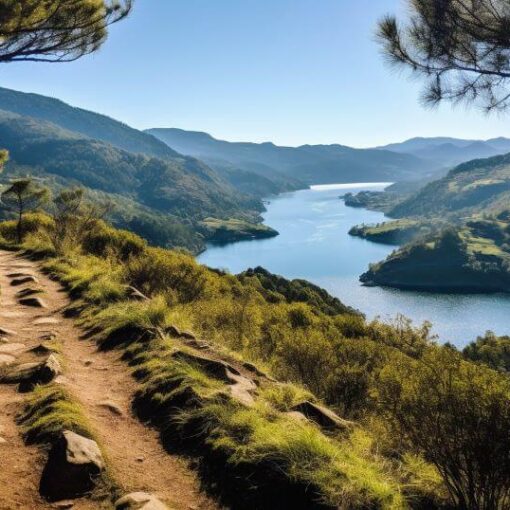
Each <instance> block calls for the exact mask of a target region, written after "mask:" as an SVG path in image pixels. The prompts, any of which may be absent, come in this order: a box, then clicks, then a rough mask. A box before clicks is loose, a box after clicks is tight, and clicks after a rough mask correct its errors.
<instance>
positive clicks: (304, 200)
mask: <svg viewBox="0 0 510 510" xmlns="http://www.w3.org/2000/svg"><path fill="white" fill-rule="evenodd" d="M385 186H387V184H338V185H328V186H315V187H313V188H312V189H310V190H303V191H297V192H293V193H285V194H282V195H279V196H278V197H276V198H272V199H270V201H269V203H268V204H267V206H266V207H267V212H266V213H265V214H264V220H265V223H266V224H267V225H270V226H271V227H273V228H275V229H276V230H278V231H279V232H280V235H279V236H278V237H275V238H272V239H264V240H255V241H244V242H239V243H233V244H229V245H226V246H209V247H208V249H207V251H206V252H204V253H203V254H202V255H201V256H200V257H199V260H200V262H202V263H203V264H206V265H208V266H210V267H214V268H222V269H227V270H228V271H230V272H232V273H239V272H241V271H244V270H245V269H247V268H249V267H256V266H262V267H264V268H266V269H268V270H269V271H271V272H273V273H277V274H280V275H282V276H285V277H287V278H291V279H292V278H304V279H306V280H309V281H311V282H313V283H315V284H317V285H320V286H321V287H323V288H325V289H326V290H328V291H329V292H330V293H331V294H332V295H334V296H337V297H338V298H339V299H340V300H342V301H343V302H344V303H345V304H347V305H350V306H352V307H354V308H357V309H359V310H361V311H362V312H363V313H365V314H366V315H367V317H368V318H374V317H376V316H380V317H381V318H382V319H384V320H389V319H391V318H393V317H395V316H396V315H397V314H399V313H402V314H404V315H406V316H407V317H409V318H411V319H412V320H413V321H414V322H415V323H417V324H418V323H421V322H423V321H425V320H429V321H430V322H432V323H433V325H434V328H433V332H434V333H436V334H437V335H439V339H440V341H442V342H447V341H449V342H452V343H454V344H455V345H457V346H459V347H462V346H464V345H466V344H467V343H469V342H470V341H472V340H474V339H475V338H476V337H477V336H478V335H481V334H483V333H484V332H485V331H486V330H488V329H491V330H493V331H495V332H496V333H497V334H500V335H503V334H509V333H510V321H509V317H510V296H506V295H502V294H494V295H479V294H475V295H453V294H431V293H422V292H409V291H400V290H394V289H383V288H378V287H364V286H362V285H361V284H360V282H359V276H360V275H361V274H362V273H363V272H365V271H366V269H367V268H368V265H369V264H370V263H371V262H377V261H380V260H382V259H384V258H385V257H386V256H387V255H389V254H390V253H391V252H392V251H393V249H394V248H395V247H391V246H387V245H382V244H376V243H372V242H370V241H366V240H363V239H358V238H354V237H351V236H349V235H348V232H349V229H350V228H351V227H352V226H353V225H356V224H360V223H378V222H382V221H385V218H384V215H383V214H382V213H378V212H373V211H367V210H364V209H354V208H351V207H346V206H345V204H344V202H343V200H340V199H339V196H340V195H343V194H344V193H346V192H348V191H351V192H354V193H356V192H358V191H361V190H368V189H370V190H382V189H384V187H385Z"/></svg>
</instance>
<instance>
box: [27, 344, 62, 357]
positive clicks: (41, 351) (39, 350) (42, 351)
mask: <svg viewBox="0 0 510 510" xmlns="http://www.w3.org/2000/svg"><path fill="white" fill-rule="evenodd" d="M29 352H33V353H34V354H37V355H38V356H45V355H49V354H52V353H54V352H56V349H54V348H53V347H49V346H48V345H46V344H45V343H41V344H39V345H36V346H35V347H32V349H30V351H29Z"/></svg>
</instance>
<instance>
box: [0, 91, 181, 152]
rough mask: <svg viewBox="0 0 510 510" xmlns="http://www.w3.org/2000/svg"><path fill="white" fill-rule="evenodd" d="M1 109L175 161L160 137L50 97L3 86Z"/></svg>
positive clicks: (130, 150) (125, 148)
mask: <svg viewBox="0 0 510 510" xmlns="http://www.w3.org/2000/svg"><path fill="white" fill-rule="evenodd" d="M0 110H6V111H10V112H13V113H17V114H19V115H23V116H28V117H34V118H36V119H40V120H45V121H49V122H52V123H53V124H56V125H58V126H61V127H62V128H65V129H68V130H70V131H74V132H75V133H80V134H82V135H85V136H87V137H90V138H94V139H96V140H101V141H103V142H107V143H109V144H111V145H113V146H114V147H117V148H119V149H123V150H126V151H129V152H134V153H144V154H148V155H150V156H155V157H158V158H167V157H169V158H172V157H175V156H177V153H176V152H175V151H174V150H172V149H171V148H170V147H168V145H166V144H164V143H162V142H161V141H160V140H158V139H157V138H155V137H153V136H151V135H149V134H147V133H144V132H143V131H138V130H136V129H133V128H131V127H129V126H128V125H126V124H124V123H122V122H119V121H117V120H114V119H112V118H110V117H107V116H106V115H100V114H98V113H94V112H90V111H87V110H83V109H81V108H74V107H72V106H69V105H68V104H66V103H64V102H63V101H60V100H58V99H54V98H51V97H46V96H41V95H38V94H27V93H24V92H18V91H15V90H10V89H6V88H1V87H0Z"/></svg>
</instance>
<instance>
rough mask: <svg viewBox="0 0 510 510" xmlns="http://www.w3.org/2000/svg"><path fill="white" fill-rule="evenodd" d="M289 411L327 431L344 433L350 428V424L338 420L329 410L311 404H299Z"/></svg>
mask: <svg viewBox="0 0 510 510" xmlns="http://www.w3.org/2000/svg"><path fill="white" fill-rule="evenodd" d="M291 411H293V412H298V413H301V414H303V415H304V416H306V417H307V418H308V419H309V420H311V421H313V422H315V423H317V425H319V426H320V427H322V428H324V429H327V430H341V431H346V430H350V429H351V428H352V423H351V422H349V421H347V420H344V419H343V418H340V416H338V415H337V414H335V413H334V412H333V411H331V409H328V408H326V407H323V406H320V405H318V404H314V403H313V402H309V401H305V402H301V403H300V404H297V405H295V406H294V407H293V408H292V410H291Z"/></svg>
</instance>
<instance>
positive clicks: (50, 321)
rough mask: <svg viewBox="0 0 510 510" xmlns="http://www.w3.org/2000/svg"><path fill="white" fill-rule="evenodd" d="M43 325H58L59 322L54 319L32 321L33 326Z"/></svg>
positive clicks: (43, 318)
mask: <svg viewBox="0 0 510 510" xmlns="http://www.w3.org/2000/svg"><path fill="white" fill-rule="evenodd" d="M44 324H60V320H59V319H57V318H56V317H41V318H40V319H36V320H35V321H34V325H35V326H41V325H44Z"/></svg>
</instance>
